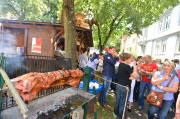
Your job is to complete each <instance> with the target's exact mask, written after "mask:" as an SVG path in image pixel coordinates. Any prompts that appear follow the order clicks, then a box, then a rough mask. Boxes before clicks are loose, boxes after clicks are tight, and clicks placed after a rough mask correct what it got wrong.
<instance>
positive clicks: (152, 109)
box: [148, 100, 174, 119]
mask: <svg viewBox="0 0 180 119" xmlns="http://www.w3.org/2000/svg"><path fill="white" fill-rule="evenodd" d="M173 102H174V100H163V103H162V107H161V108H160V107H156V106H153V105H149V108H148V119H154V114H155V113H157V114H158V119H166V116H167V114H168V111H169V109H170V107H171V105H172V104H173Z"/></svg>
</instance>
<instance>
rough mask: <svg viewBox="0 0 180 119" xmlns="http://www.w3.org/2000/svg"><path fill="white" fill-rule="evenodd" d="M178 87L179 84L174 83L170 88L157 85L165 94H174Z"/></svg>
mask: <svg viewBox="0 0 180 119" xmlns="http://www.w3.org/2000/svg"><path fill="white" fill-rule="evenodd" d="M178 86H179V83H178V82H174V83H173V86H172V87H163V86H160V85H158V88H159V89H161V90H163V91H166V92H171V93H176V92H177V91H178Z"/></svg>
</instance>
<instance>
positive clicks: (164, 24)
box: [159, 14, 171, 32]
mask: <svg viewBox="0 0 180 119" xmlns="http://www.w3.org/2000/svg"><path fill="white" fill-rule="evenodd" d="M170 22H171V16H170V14H168V15H166V16H164V17H163V18H162V19H161V20H160V21H159V31H160V32H163V31H165V30H168V29H169V28H170Z"/></svg>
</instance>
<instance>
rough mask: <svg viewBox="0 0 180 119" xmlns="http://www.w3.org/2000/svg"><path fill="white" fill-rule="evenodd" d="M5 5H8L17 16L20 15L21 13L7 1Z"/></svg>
mask: <svg viewBox="0 0 180 119" xmlns="http://www.w3.org/2000/svg"><path fill="white" fill-rule="evenodd" d="M5 5H7V7H10V8H11V9H12V10H13V11H14V12H15V13H16V14H17V15H18V16H19V17H20V16H21V14H19V12H18V11H17V10H16V9H15V8H14V6H13V5H11V4H9V3H7V4H5Z"/></svg>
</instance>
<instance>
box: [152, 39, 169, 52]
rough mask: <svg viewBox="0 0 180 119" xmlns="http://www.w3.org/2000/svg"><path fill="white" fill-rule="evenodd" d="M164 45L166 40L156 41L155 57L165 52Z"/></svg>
mask: <svg viewBox="0 0 180 119" xmlns="http://www.w3.org/2000/svg"><path fill="white" fill-rule="evenodd" d="M166 43H167V40H162V39H161V40H158V41H156V45H155V54H156V55H160V54H163V53H165V52H166Z"/></svg>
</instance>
